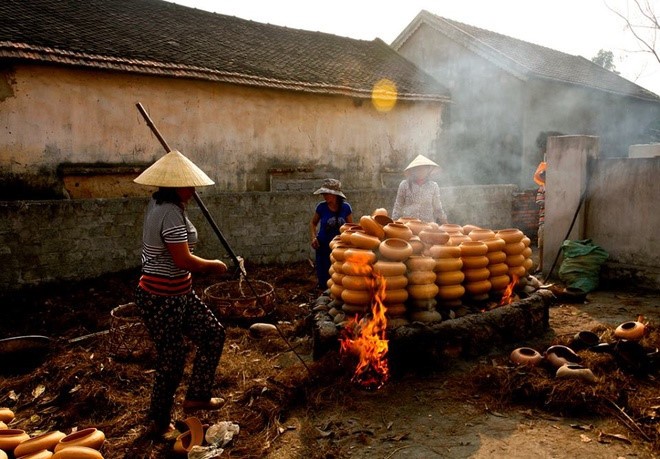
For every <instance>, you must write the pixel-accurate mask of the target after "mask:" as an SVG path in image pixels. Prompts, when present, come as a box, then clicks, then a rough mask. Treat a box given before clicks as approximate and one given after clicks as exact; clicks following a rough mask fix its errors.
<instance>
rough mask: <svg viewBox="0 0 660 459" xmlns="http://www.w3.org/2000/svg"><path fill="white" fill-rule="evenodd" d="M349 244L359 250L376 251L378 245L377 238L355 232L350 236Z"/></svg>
mask: <svg viewBox="0 0 660 459" xmlns="http://www.w3.org/2000/svg"><path fill="white" fill-rule="evenodd" d="M351 244H353V245H354V246H355V247H357V248H359V249H369V250H371V249H376V248H378V246H379V245H380V239H379V238H378V236H374V235H373V234H368V233H360V232H357V231H356V232H355V233H353V234H351Z"/></svg>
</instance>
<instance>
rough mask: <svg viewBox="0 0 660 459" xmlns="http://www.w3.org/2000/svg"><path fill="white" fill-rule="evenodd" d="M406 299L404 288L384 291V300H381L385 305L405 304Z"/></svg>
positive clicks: (406, 294)
mask: <svg viewBox="0 0 660 459" xmlns="http://www.w3.org/2000/svg"><path fill="white" fill-rule="evenodd" d="M407 299H408V290H407V289H405V288H402V289H398V290H385V298H382V301H383V303H385V304H400V303H405V302H406V300H407Z"/></svg>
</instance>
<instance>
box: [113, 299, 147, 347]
mask: <svg viewBox="0 0 660 459" xmlns="http://www.w3.org/2000/svg"><path fill="white" fill-rule="evenodd" d="M106 345H107V351H108V352H109V353H111V354H115V355H116V356H117V357H122V358H126V357H139V356H141V355H144V354H145V353H146V352H148V351H149V350H150V349H151V338H150V337H149V332H148V331H147V328H146V327H145V326H144V324H143V323H142V319H140V316H139V314H138V312H137V306H136V305H135V303H126V304H122V305H119V306H117V307H116V308H114V309H113V310H112V311H110V331H109V332H108V339H107V340H106Z"/></svg>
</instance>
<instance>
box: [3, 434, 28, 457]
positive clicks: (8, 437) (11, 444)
mask: <svg viewBox="0 0 660 459" xmlns="http://www.w3.org/2000/svg"><path fill="white" fill-rule="evenodd" d="M29 439H30V435H29V434H28V433H27V432H25V431H24V430H22V429H2V430H0V449H1V450H3V451H6V452H9V453H11V452H12V451H14V448H16V447H17V446H18V445H19V444H20V443H22V442H24V441H25V440H29Z"/></svg>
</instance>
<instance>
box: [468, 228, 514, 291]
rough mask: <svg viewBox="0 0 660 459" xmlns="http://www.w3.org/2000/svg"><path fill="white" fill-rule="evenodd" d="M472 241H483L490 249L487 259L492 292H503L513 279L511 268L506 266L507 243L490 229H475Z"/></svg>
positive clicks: (471, 237)
mask: <svg viewBox="0 0 660 459" xmlns="http://www.w3.org/2000/svg"><path fill="white" fill-rule="evenodd" d="M469 236H470V239H472V240H474V241H481V242H483V243H484V244H486V246H487V247H488V252H486V257H487V258H488V265H487V266H486V267H487V268H488V271H489V272H490V277H489V278H488V281H489V282H490V285H491V291H492V292H496V293H498V292H503V291H504V290H505V289H506V288H507V286H508V285H509V283H510V282H511V278H510V277H509V266H508V265H507V264H506V253H505V252H504V246H505V245H506V242H504V240H503V239H501V238H500V237H498V236H496V235H495V232H494V231H493V230H490V229H481V228H480V229H475V230H472V231H471V232H470V235H469Z"/></svg>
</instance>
